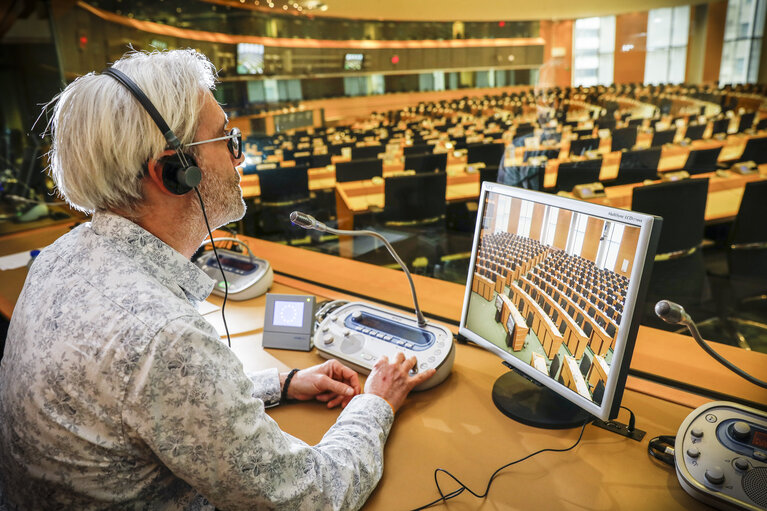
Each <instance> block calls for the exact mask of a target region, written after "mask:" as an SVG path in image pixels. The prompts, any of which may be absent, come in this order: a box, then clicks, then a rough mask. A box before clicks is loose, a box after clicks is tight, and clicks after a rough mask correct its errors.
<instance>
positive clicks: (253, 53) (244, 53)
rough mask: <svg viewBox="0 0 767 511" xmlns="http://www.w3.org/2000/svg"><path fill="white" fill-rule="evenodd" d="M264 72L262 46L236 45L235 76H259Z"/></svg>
mask: <svg viewBox="0 0 767 511" xmlns="http://www.w3.org/2000/svg"><path fill="white" fill-rule="evenodd" d="M263 72H264V45H263V44H250V43H238V44H237V74H239V75H260V74H263Z"/></svg>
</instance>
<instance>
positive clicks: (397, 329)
mask: <svg viewBox="0 0 767 511" xmlns="http://www.w3.org/2000/svg"><path fill="white" fill-rule="evenodd" d="M353 321H354V323H356V324H358V325H361V326H366V327H368V328H372V329H374V330H377V331H379V332H383V333H385V334H389V335H393V336H396V337H399V338H400V339H403V340H405V341H409V342H412V343H414V344H419V345H425V344H429V343H431V342H432V339H433V336H432V334H430V333H429V332H427V331H425V330H421V329H420V328H413V327H409V326H407V325H402V324H399V323H395V322H394V321H388V320H386V319H384V318H379V317H377V316H374V315H372V314H367V313H365V312H363V313H362V315H361V316H360V318H359V319H354V320H353Z"/></svg>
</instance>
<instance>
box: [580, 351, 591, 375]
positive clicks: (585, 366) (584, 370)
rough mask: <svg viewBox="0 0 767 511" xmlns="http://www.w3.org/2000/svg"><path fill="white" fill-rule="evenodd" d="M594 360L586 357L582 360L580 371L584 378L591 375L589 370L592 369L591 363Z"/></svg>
mask: <svg viewBox="0 0 767 511" xmlns="http://www.w3.org/2000/svg"><path fill="white" fill-rule="evenodd" d="M592 360H593V359H590V358H589V357H587V356H585V355H584V356H583V358H582V359H581V365H580V370H581V374H582V375H583V377H584V378H585V377H586V376H587V375H588V374H589V369H591V361H592Z"/></svg>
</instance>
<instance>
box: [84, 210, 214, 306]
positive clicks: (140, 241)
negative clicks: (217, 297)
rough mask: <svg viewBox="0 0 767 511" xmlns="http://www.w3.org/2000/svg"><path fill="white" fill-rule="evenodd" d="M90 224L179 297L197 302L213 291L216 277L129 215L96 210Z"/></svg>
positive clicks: (95, 230)
mask: <svg viewBox="0 0 767 511" xmlns="http://www.w3.org/2000/svg"><path fill="white" fill-rule="evenodd" d="M91 227H92V228H93V231H94V232H95V233H96V234H98V235H100V236H106V237H109V238H112V239H113V240H114V241H115V242H116V245H117V246H118V248H119V249H121V250H122V251H123V252H124V253H125V255H126V256H127V257H129V258H131V259H132V260H134V261H135V262H136V264H138V265H140V266H142V267H144V268H147V270H148V272H149V273H151V274H153V275H154V276H155V277H156V278H157V279H158V280H159V281H160V282H161V283H162V285H163V286H165V287H167V288H168V289H170V290H171V291H173V293H174V294H176V295H177V296H179V297H180V298H187V299H189V300H192V301H193V302H195V305H197V303H199V302H202V301H203V300H205V299H206V298H207V297H208V295H209V294H210V292H211V291H212V290H213V285H214V281H213V279H211V278H210V277H208V275H206V274H205V272H203V271H202V270H201V269H200V268H198V267H197V265H196V264H194V263H192V262H191V261H190V260H189V259H187V258H186V257H184V256H183V255H181V253H180V252H178V251H176V250H175V249H173V248H171V247H170V246H169V245H167V244H166V243H165V242H163V241H162V240H161V239H160V238H158V237H157V236H155V235H154V234H152V233H150V232H149V231H147V230H146V229H144V228H142V227H140V226H139V225H137V224H135V223H133V222H131V221H130V220H128V219H127V218H125V217H122V216H119V215H116V214H114V213H110V212H104V211H100V212H96V213H94V215H93V220H92V221H91Z"/></svg>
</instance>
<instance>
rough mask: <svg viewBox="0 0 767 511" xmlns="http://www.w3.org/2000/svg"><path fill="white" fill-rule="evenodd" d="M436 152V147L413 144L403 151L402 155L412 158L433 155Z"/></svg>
mask: <svg viewBox="0 0 767 511" xmlns="http://www.w3.org/2000/svg"><path fill="white" fill-rule="evenodd" d="M433 152H434V146H433V145H432V144H413V145H411V146H407V147H405V148H404V149H403V150H402V154H404V155H405V156H411V155H414V154H431V153H433Z"/></svg>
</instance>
